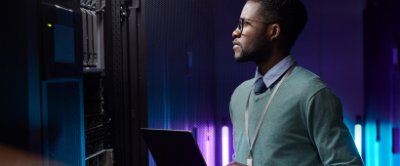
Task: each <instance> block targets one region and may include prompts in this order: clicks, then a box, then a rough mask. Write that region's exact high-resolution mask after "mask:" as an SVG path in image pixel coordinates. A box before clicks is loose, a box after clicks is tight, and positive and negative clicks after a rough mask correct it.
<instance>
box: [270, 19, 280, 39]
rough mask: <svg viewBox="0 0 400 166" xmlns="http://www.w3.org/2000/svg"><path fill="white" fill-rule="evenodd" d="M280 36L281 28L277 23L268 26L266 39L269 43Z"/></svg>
mask: <svg viewBox="0 0 400 166" xmlns="http://www.w3.org/2000/svg"><path fill="white" fill-rule="evenodd" d="M280 35H281V26H280V25H279V24H277V23H275V24H271V25H269V26H268V30H267V37H268V39H269V40H270V41H272V40H276V39H277V38H278V37H279V36H280Z"/></svg>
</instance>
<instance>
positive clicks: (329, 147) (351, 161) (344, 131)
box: [306, 88, 364, 166]
mask: <svg viewBox="0 0 400 166" xmlns="http://www.w3.org/2000/svg"><path fill="white" fill-rule="evenodd" d="M306 109H307V110H306V121H307V122H306V123H307V127H308V132H309V135H310V139H311V140H312V142H313V144H314V146H315V147H316V149H317V151H318V154H319V157H320V159H321V162H322V163H323V164H324V165H335V166H336V165H357V166H363V165H364V164H363V161H362V159H361V157H360V155H359V153H358V151H357V149H356V147H355V145H354V142H353V139H352V137H351V135H350V133H349V130H348V128H347V127H346V126H345V124H344V123H343V114H342V105H341V102H340V100H339V99H338V98H337V97H336V96H335V95H334V94H332V93H331V92H330V91H329V90H328V89H326V88H323V89H321V90H319V91H318V92H317V93H315V94H314V95H313V96H311V97H310V98H309V99H308V101H307V107H306Z"/></svg>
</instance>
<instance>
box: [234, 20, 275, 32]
mask: <svg viewBox="0 0 400 166" xmlns="http://www.w3.org/2000/svg"><path fill="white" fill-rule="evenodd" d="M245 20H249V19H244V18H240V19H239V24H238V26H237V28H238V29H239V31H240V34H242V32H243V29H244V23H245ZM250 21H253V22H259V23H263V24H267V25H268V24H272V23H274V22H275V21H271V22H263V21H256V20H250Z"/></svg>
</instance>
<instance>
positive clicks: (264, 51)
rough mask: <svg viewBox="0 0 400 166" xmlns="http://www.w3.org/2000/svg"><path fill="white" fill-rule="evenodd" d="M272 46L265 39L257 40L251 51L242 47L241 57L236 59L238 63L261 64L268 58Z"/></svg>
mask: <svg viewBox="0 0 400 166" xmlns="http://www.w3.org/2000/svg"><path fill="white" fill-rule="evenodd" d="M269 47H270V44H269V43H268V41H267V40H266V39H265V38H262V37H260V38H257V41H256V42H254V44H253V47H252V48H251V49H246V48H243V47H241V51H240V55H239V56H238V57H237V58H235V60H236V62H249V61H253V62H259V61H263V60H264V59H266V58H268V55H269V52H270V50H271V49H270V48H269Z"/></svg>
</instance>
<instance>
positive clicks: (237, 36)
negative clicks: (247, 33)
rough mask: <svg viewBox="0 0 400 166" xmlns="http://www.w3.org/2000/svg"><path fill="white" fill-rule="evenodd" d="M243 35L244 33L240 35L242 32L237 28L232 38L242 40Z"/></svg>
mask: <svg viewBox="0 0 400 166" xmlns="http://www.w3.org/2000/svg"><path fill="white" fill-rule="evenodd" d="M241 35H242V33H240V30H239V29H238V28H236V29H235V30H233V32H232V37H233V38H240V36H241Z"/></svg>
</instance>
